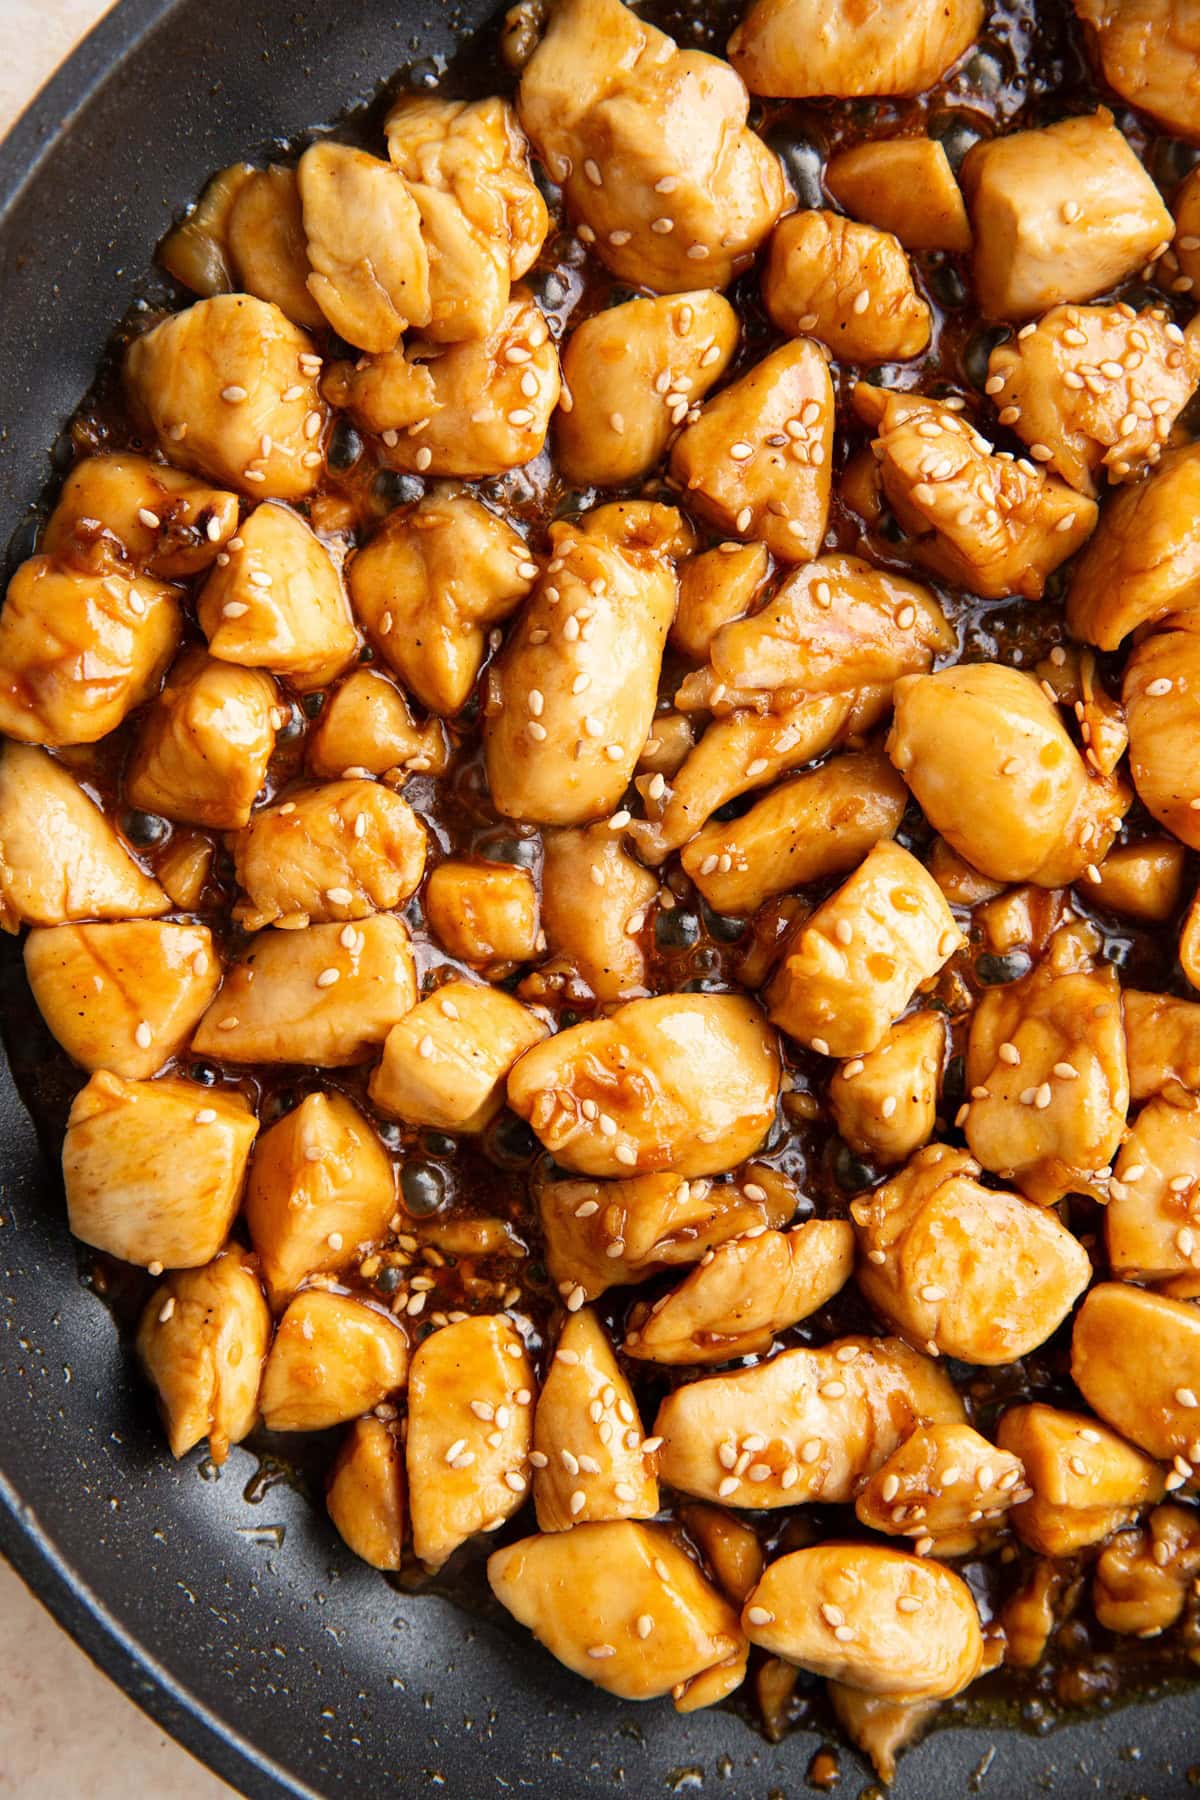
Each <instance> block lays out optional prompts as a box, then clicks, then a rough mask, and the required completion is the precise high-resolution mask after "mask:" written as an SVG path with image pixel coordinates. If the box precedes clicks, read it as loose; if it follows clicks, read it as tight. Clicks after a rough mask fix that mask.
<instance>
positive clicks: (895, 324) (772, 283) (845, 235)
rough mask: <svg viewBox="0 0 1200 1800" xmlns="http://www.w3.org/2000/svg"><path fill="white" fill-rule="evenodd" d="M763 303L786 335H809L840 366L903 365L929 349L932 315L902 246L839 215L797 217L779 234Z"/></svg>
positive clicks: (765, 279) (885, 234)
mask: <svg viewBox="0 0 1200 1800" xmlns="http://www.w3.org/2000/svg"><path fill="white" fill-rule="evenodd" d="M763 302H764V304H765V306H766V309H767V312H768V313H769V314H770V317H771V319H772V321H773V323H774V324H775V325H777V326H778V328H779V330H780V331H783V332H786V333H787V334H788V336H789V337H799V336H801V335H805V334H806V335H808V336H810V337H815V338H816V339H818V341H819V342H820V343H822V344H825V345H826V346H827V347H828V348H829V349H830V350H832V352H833V354H834V355H835V356H836V357H837V359H838V361H839V362H843V363H858V364H859V365H865V364H870V363H881V362H897V361H903V360H904V359H905V358H907V357H911V356H919V355H920V354H921V352H922V351H923V350H925V349H926V348H927V347H928V344H929V336H930V329H931V315H930V311H929V308H928V306H927V305H926V304H925V302H924V300H922V299H921V298H920V296H919V295H918V293H917V291H916V288H915V287H914V286H913V278H912V271H911V269H910V268H909V266H908V258H907V257H906V256H905V254H904V251H903V249H902V248H901V246H900V243H899V241H898V240H897V239H896V238H894V237H893V236H892V235H891V233H890V232H887V231H877V230H876V229H875V227H874V226H873V225H860V224H858V223H857V222H856V221H855V220H853V219H845V218H842V217H841V216H840V214H838V213H834V212H795V213H789V215H788V217H787V218H786V219H784V220H782V221H781V223H780V224H778V225H777V226H776V227H775V230H774V231H773V232H772V234H771V242H770V247H769V250H768V253H767V260H766V263H765V265H764V267H763Z"/></svg>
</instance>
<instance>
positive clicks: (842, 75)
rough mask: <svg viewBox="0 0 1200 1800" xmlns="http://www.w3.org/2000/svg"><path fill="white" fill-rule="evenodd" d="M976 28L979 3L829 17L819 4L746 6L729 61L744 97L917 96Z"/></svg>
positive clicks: (870, 6)
mask: <svg viewBox="0 0 1200 1800" xmlns="http://www.w3.org/2000/svg"><path fill="white" fill-rule="evenodd" d="M982 24H983V5H982V0H952V4H949V5H947V4H944V3H943V4H937V3H935V0H903V4H902V5H901V6H899V7H897V6H896V5H894V4H888V3H887V0H866V3H865V4H863V5H861V6H858V7H855V8H854V9H853V10H852V9H851V8H849V7H839V8H838V9H837V10H836V11H835V12H832V13H831V12H830V11H829V9H828V7H826V6H825V5H823V4H822V0H754V4H753V5H752V6H751V8H750V10H749V12H748V13H747V15H746V17H745V18H744V19H743V20H742V23H741V24H740V25H739V26H738V28H737V30H736V31H735V32H734V34H733V36H732V37H731V38H730V40H729V56H730V60H731V61H732V63H733V66H734V68H735V69H736V70H737V71H738V73H739V75H741V77H742V79H743V80H744V81H745V83H746V85H747V87H748V88H749V89H750V91H751V93H752V94H771V95H773V96H774V97H775V98H781V99H796V100H804V99H809V98H816V97H818V96H820V95H823V94H836V95H845V96H849V95H857V94H919V93H921V92H922V91H923V90H924V89H925V88H929V87H932V86H933V84H934V82H935V81H937V80H938V79H939V77H941V76H942V75H944V74H945V73H946V70H947V69H948V68H949V67H950V65H951V64H952V63H955V62H957V61H958V59H959V57H960V56H961V55H962V53H963V51H964V50H965V49H966V48H967V46H968V45H969V44H971V43H972V42H973V41H974V39H975V38H976V36H977V35H978V33H979V28H980V26H981V25H982Z"/></svg>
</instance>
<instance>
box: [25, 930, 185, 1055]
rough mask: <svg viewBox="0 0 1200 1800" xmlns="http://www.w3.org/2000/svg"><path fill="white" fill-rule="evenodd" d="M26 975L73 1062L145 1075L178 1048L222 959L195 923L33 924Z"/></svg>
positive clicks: (53, 1030) (26, 960)
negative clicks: (40, 926)
mask: <svg viewBox="0 0 1200 1800" xmlns="http://www.w3.org/2000/svg"><path fill="white" fill-rule="evenodd" d="M25 975H26V978H27V980H28V982H29V986H30V989H31V990H32V993H33V997H34V999H35V1000H36V1001H37V1004H38V1010H39V1011H40V1013H41V1015H42V1017H43V1019H45V1021H46V1023H47V1025H48V1026H49V1027H50V1030H51V1031H52V1032H53V1033H54V1036H55V1037H56V1038H57V1039H58V1041H59V1043H60V1044H61V1045H62V1047H63V1049H64V1050H65V1051H66V1052H67V1055H68V1056H69V1057H71V1059H72V1060H73V1061H74V1062H77V1063H79V1064H80V1065H81V1066H82V1067H83V1068H85V1069H87V1070H88V1071H89V1073H94V1072H95V1071H96V1070H97V1069H111V1070H112V1072H113V1074H114V1075H120V1076H122V1077H123V1079H124V1080H126V1081H145V1080H148V1079H149V1077H150V1076H151V1075H157V1073H158V1071H159V1070H160V1069H161V1068H162V1067H163V1065H164V1064H165V1063H167V1062H169V1061H170V1059H171V1058H172V1057H173V1056H177V1055H178V1054H179V1052H180V1051H181V1050H182V1049H183V1048H184V1046H185V1044H186V1043H187V1041H188V1039H189V1038H190V1037H191V1035H192V1030H193V1028H194V1027H195V1025H196V1023H197V1022H198V1020H199V1018H200V1016H201V1014H202V1013H203V1012H204V1010H205V1008H206V1007H207V1005H208V1003H209V1001H210V1000H211V999H212V997H213V995H214V994H215V993H216V991H217V989H218V987H219V986H220V984H221V964H220V961H219V960H218V958H217V956H216V954H215V953H214V950H213V941H212V934H211V932H209V931H208V930H207V929H206V928H205V927H204V926H203V925H164V924H161V923H160V922H159V921H158V920H153V919H127V920H124V921H122V922H121V923H118V924H111V925H52V926H49V927H47V928H42V929H39V928H36V927H35V929H34V930H33V931H31V932H30V933H29V935H28V936H27V937H26V939H25Z"/></svg>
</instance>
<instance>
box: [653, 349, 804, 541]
mask: <svg viewBox="0 0 1200 1800" xmlns="http://www.w3.org/2000/svg"><path fill="white" fill-rule="evenodd" d="M833 422H834V400H833V384H832V382H831V381H830V378H829V365H828V363H827V361H826V359H825V355H824V353H823V352H822V351H821V350H820V349H819V348H818V347H817V345H816V344H815V343H814V342H813V341H812V339H811V338H799V339H797V340H796V341H795V342H794V343H791V344H784V345H782V346H781V347H780V348H779V349H778V350H772V351H771V352H770V354H769V355H767V356H764V357H763V359H762V361H761V362H758V363H755V365H754V367H753V368H752V369H749V370H747V372H746V374H744V375H741V376H739V377H738V379H737V380H736V381H734V382H732V383H731V384H730V385H729V386H728V387H726V388H722V390H721V392H720V393H719V394H718V395H717V396H716V398H715V399H713V400H709V401H708V402H707V403H706V404H705V405H704V406H703V407H702V408H701V411H700V416H699V418H698V419H696V420H695V422H694V423H693V424H689V425H685V427H684V429H683V430H682V431H681V432H680V434H679V436H678V437H677V438H676V440H675V444H674V448H673V449H672V451H671V465H670V466H671V478H672V480H673V481H675V482H677V483H678V485H679V487H680V488H681V489H682V490H683V492H684V495H685V498H686V499H687V501H688V504H689V505H690V506H692V507H693V508H694V509H695V511H696V512H698V513H699V514H700V515H701V516H702V517H703V518H704V519H705V520H707V521H708V523H709V524H711V525H712V526H713V527H714V528H715V529H716V530H717V531H721V532H725V533H727V534H729V535H732V536H736V537H739V538H754V539H758V540H760V541H761V542H762V543H764V544H765V545H766V546H767V549H768V550H769V551H770V552H771V554H772V555H773V556H777V557H779V558H780V559H781V561H783V562H803V561H805V560H806V559H807V558H809V557H811V556H815V555H816V553H817V551H818V550H819V549H820V547H821V543H822V540H823V539H824V536H825V525H826V522H827V520H828V517H829V491H830V465H831V462H832V458H833Z"/></svg>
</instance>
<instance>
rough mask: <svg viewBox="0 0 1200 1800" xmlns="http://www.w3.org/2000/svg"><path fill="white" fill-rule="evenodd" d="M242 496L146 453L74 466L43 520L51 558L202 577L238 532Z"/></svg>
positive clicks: (120, 570) (121, 570)
mask: <svg viewBox="0 0 1200 1800" xmlns="http://www.w3.org/2000/svg"><path fill="white" fill-rule="evenodd" d="M237 525H238V501H237V495H236V494H231V493H228V492H227V491H224V490H222V489H220V488H212V487H208V486H206V485H205V483H204V482H201V481H197V480H195V478H194V477H193V476H191V475H185V474H184V473H183V471H182V470H180V469H172V468H169V467H168V466H167V465H166V464H165V463H156V462H151V460H150V458H149V457H147V456H127V455H124V454H122V455H116V456H88V457H85V458H84V460H83V461H82V462H78V463H76V465H75V467H74V468H73V469H72V470H71V473H70V474H69V475H68V476H67V479H66V480H65V481H64V482H63V485H62V489H61V491H60V493H59V496H58V501H57V503H56V505H55V508H54V511H53V512H52V513H51V514H50V517H49V519H48V520H47V521H46V529H45V531H44V532H43V534H42V538H41V549H42V550H43V552H44V553H45V554H46V555H47V556H51V557H58V558H59V559H60V561H62V562H64V563H67V564H69V565H70V566H72V567H74V568H78V569H89V570H95V571H96V572H97V573H99V574H109V573H111V574H116V575H121V574H124V575H133V574H137V573H138V572H139V571H141V570H145V571H147V572H148V573H149V574H151V575H154V576H157V577H158V578H159V579H160V580H163V581H173V580H178V579H180V578H181V577H183V576H188V575H198V574H199V573H200V572H201V570H202V569H207V568H208V566H209V564H210V563H211V562H212V560H213V558H214V557H215V556H217V555H218V554H219V552H220V551H221V549H222V548H223V546H224V545H225V544H226V543H228V541H229V539H230V538H231V537H232V536H233V534H234V532H235V531H236V530H237Z"/></svg>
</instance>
